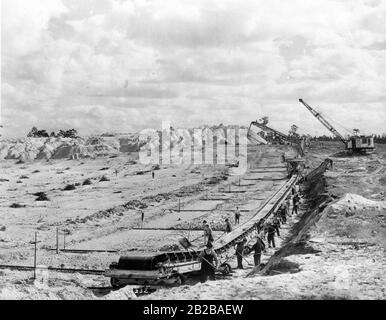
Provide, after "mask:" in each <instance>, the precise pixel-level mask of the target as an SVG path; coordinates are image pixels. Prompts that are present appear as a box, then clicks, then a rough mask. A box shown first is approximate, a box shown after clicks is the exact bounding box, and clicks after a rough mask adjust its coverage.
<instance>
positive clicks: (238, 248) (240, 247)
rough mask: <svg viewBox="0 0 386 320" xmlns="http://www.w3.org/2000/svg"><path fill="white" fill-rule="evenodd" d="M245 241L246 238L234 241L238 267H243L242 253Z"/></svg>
mask: <svg viewBox="0 0 386 320" xmlns="http://www.w3.org/2000/svg"><path fill="white" fill-rule="evenodd" d="M246 243H247V239H245V238H244V239H243V240H241V241H239V242H237V243H236V256H237V268H238V269H244V267H243V253H244V247H245V245H246Z"/></svg>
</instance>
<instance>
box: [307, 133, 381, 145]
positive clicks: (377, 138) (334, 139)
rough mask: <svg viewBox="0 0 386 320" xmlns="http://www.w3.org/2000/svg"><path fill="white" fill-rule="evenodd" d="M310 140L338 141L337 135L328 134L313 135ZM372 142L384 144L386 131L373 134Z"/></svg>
mask: <svg viewBox="0 0 386 320" xmlns="http://www.w3.org/2000/svg"><path fill="white" fill-rule="evenodd" d="M312 140H314V141H340V140H339V138H338V137H330V136H325V135H323V136H319V137H313V138H312ZM374 142H375V143H383V144H386V133H384V134H382V135H380V134H378V135H374Z"/></svg>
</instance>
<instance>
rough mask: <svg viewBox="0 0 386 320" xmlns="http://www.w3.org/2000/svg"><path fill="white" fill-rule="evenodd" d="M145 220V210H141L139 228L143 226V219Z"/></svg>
mask: <svg viewBox="0 0 386 320" xmlns="http://www.w3.org/2000/svg"><path fill="white" fill-rule="evenodd" d="M144 220H145V212H144V211H143V210H141V229H142V228H143V221H144Z"/></svg>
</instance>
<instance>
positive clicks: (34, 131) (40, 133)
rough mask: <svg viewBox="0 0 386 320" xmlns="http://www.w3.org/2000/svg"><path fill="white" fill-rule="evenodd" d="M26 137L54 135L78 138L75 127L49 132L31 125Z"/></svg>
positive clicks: (56, 136)
mask: <svg viewBox="0 0 386 320" xmlns="http://www.w3.org/2000/svg"><path fill="white" fill-rule="evenodd" d="M27 137H29V138H49V137H55V138H59V137H61V138H73V139H75V138H79V136H78V131H76V130H75V129H70V130H60V131H59V132H58V133H55V131H52V132H51V133H50V134H49V133H48V132H47V131H46V130H38V129H37V128H36V127H33V128H32V129H31V131H30V132H29V133H28V134H27Z"/></svg>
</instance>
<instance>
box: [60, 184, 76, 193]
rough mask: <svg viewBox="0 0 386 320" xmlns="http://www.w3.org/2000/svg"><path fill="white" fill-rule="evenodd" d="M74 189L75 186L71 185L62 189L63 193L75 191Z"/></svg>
mask: <svg viewBox="0 0 386 320" xmlns="http://www.w3.org/2000/svg"><path fill="white" fill-rule="evenodd" d="M75 189H76V187H75V185H73V184H68V185H66V186H65V187H64V189H63V191H70V190H75Z"/></svg>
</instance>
